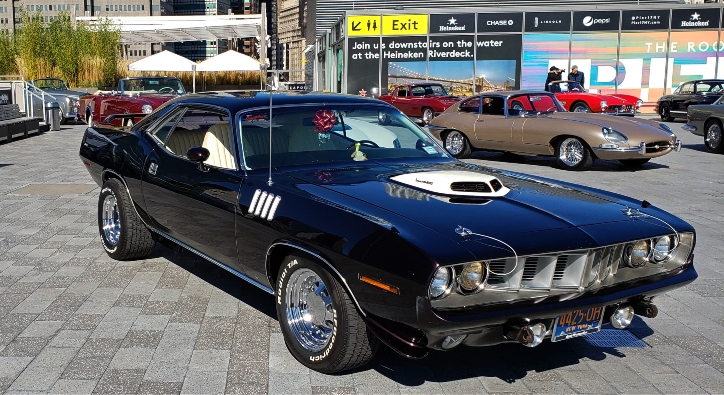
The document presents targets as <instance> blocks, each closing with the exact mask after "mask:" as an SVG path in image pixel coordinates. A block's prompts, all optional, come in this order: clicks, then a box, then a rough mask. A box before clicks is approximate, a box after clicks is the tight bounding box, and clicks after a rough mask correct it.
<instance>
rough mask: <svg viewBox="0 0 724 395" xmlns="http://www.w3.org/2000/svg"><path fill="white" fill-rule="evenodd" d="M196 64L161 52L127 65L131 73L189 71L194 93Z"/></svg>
mask: <svg viewBox="0 0 724 395" xmlns="http://www.w3.org/2000/svg"><path fill="white" fill-rule="evenodd" d="M196 66H197V64H196V63H195V62H193V61H191V60H189V59H186V58H184V57H183V56H181V55H177V54H175V53H173V52H169V51H161V52H159V53H157V54H155V55H151V56H149V57H146V58H143V59H141V60H138V61H135V62H133V63H131V64H129V65H128V70H131V71H191V72H192V80H193V92H196V69H197V68H196Z"/></svg>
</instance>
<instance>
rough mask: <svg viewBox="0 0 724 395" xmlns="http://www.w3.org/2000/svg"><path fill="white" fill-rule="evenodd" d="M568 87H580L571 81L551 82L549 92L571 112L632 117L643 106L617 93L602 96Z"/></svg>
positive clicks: (639, 102) (633, 97) (630, 96)
mask: <svg viewBox="0 0 724 395" xmlns="http://www.w3.org/2000/svg"><path fill="white" fill-rule="evenodd" d="M569 85H570V86H580V85H577V83H576V82H572V81H553V82H551V83H550V84H549V91H550V92H552V93H555V95H556V98H558V101H560V102H561V104H562V105H563V107H565V108H566V110H568V111H571V112H597V113H603V114H612V115H631V116H634V115H636V113H637V112H638V111H639V109H640V108H641V106H642V105H643V104H644V102H643V100H641V99H639V98H638V97H636V96H632V95H624V94H618V93H617V94H611V95H604V94H601V93H595V92H591V91H584V90H576V89H568V87H569Z"/></svg>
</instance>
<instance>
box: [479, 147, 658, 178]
mask: <svg viewBox="0 0 724 395" xmlns="http://www.w3.org/2000/svg"><path fill="white" fill-rule="evenodd" d="M469 159H475V160H485V161H491V162H499V163H500V165H498V164H496V163H490V164H489V165H490V166H493V167H500V166H502V165H503V164H504V163H518V164H523V165H533V166H540V167H550V168H554V169H559V170H561V171H567V170H563V169H561V168H560V167H559V166H558V164H557V163H556V159H555V158H553V157H552V156H528V155H518V154H513V153H510V152H493V151H476V152H474V153H473V154H472V155H471V156H470V158H469ZM654 160H655V159H654ZM668 167H669V166H666V165H662V164H660V163H656V162H653V161H651V162H648V163H646V164H644V165H641V166H624V165H622V164H620V163H619V162H617V161H612V160H600V159H597V160H596V161H595V162H593V165H592V166H591V167H590V168H589V169H588V170H585V171H587V172H595V171H605V172H612V171H617V172H627V173H629V172H634V171H642V170H654V169H666V168H668Z"/></svg>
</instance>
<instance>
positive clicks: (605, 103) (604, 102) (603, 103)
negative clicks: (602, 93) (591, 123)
mask: <svg viewBox="0 0 724 395" xmlns="http://www.w3.org/2000/svg"><path fill="white" fill-rule="evenodd" d="M599 104H600V106H601V108H603V109H606V108H608V101H606V100H601V103H599Z"/></svg>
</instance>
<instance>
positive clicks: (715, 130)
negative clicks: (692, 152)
mask: <svg viewBox="0 0 724 395" xmlns="http://www.w3.org/2000/svg"><path fill="white" fill-rule="evenodd" d="M704 142H705V143H706V146H707V147H708V148H709V149H710V150H712V151H714V150H717V149H719V146H721V127H720V126H719V124H718V123H712V124H711V126H709V128H708V129H707V130H706V137H705V138H704Z"/></svg>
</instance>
